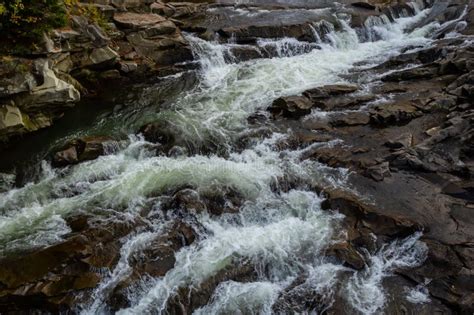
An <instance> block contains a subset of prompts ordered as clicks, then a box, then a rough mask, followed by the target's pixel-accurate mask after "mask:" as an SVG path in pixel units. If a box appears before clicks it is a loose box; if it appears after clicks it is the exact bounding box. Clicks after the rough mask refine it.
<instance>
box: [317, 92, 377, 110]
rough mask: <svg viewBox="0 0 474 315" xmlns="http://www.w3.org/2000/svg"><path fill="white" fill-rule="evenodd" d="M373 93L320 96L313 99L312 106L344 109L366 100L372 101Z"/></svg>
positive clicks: (361, 103)
mask: <svg viewBox="0 0 474 315" xmlns="http://www.w3.org/2000/svg"><path fill="white" fill-rule="evenodd" d="M374 99H375V96H374V95H371V94H362V95H351V96H344V95H341V96H332V97H329V98H321V99H320V100H317V99H314V100H313V102H314V106H315V107H318V108H321V109H322V110H326V111H329V110H337V109H345V108H350V107H359V106H361V105H363V104H365V103H367V102H370V101H373V100H374Z"/></svg>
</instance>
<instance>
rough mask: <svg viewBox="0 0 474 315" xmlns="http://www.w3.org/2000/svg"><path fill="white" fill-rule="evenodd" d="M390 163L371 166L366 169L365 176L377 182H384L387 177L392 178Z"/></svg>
mask: <svg viewBox="0 0 474 315" xmlns="http://www.w3.org/2000/svg"><path fill="white" fill-rule="evenodd" d="M389 165H390V164H389V163H388V162H383V163H381V164H378V165H374V166H370V167H368V168H367V169H366V171H365V174H366V175H367V176H369V177H371V178H372V179H373V180H375V181H378V182H380V181H383V179H384V178H385V177H390V176H391V173H390V168H389Z"/></svg>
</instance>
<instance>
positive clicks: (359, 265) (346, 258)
mask: <svg viewBox="0 0 474 315" xmlns="http://www.w3.org/2000/svg"><path fill="white" fill-rule="evenodd" d="M326 255H328V256H335V257H337V258H338V259H339V260H340V261H342V262H344V263H345V264H347V265H349V266H350V267H351V268H354V269H357V270H361V269H363V268H364V267H365V265H366V262H365V258H364V256H363V255H362V254H361V253H360V252H359V251H358V250H357V249H356V248H355V247H354V246H353V245H352V244H351V243H350V242H342V243H337V244H335V245H332V246H330V247H329V248H328V250H327V252H326Z"/></svg>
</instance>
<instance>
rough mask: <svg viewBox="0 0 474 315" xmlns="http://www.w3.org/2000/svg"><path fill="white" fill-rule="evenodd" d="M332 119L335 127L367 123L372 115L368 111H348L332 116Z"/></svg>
mask: <svg viewBox="0 0 474 315" xmlns="http://www.w3.org/2000/svg"><path fill="white" fill-rule="evenodd" d="M330 121H331V125H332V126H334V127H338V126H356V125H367V124H368V123H369V122H370V115H369V114H368V113H367V112H347V113H342V114H337V115H334V116H332V117H331V119H330Z"/></svg>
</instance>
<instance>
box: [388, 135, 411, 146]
mask: <svg viewBox="0 0 474 315" xmlns="http://www.w3.org/2000/svg"><path fill="white" fill-rule="evenodd" d="M385 145H386V146H387V147H389V148H391V149H401V148H409V147H411V146H412V145H413V135H412V134H411V133H409V132H407V133H404V134H402V135H400V136H399V137H397V138H396V139H393V140H389V141H387V142H385Z"/></svg>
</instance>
